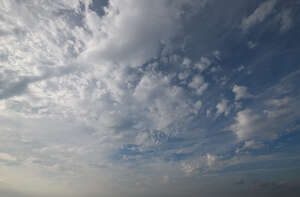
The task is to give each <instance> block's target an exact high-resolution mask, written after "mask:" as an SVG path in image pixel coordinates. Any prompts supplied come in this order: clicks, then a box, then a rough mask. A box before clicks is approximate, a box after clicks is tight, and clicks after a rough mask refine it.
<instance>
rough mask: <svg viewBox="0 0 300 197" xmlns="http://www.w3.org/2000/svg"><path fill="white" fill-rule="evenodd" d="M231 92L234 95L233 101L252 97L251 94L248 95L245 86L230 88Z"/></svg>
mask: <svg viewBox="0 0 300 197" xmlns="http://www.w3.org/2000/svg"><path fill="white" fill-rule="evenodd" d="M232 92H233V93H235V100H236V101H237V100H240V99H243V98H251V97H253V96H252V95H251V94H249V93H248V91H247V87H245V86H238V85H234V86H233V88H232Z"/></svg>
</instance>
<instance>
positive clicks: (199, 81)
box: [188, 75, 208, 96]
mask: <svg viewBox="0 0 300 197" xmlns="http://www.w3.org/2000/svg"><path fill="white" fill-rule="evenodd" d="M188 87H190V88H192V89H194V91H195V93H196V94H197V95H198V96H201V95H202V94H203V92H204V91H205V90H206V89H207V87H208V83H206V82H205V81H204V78H203V77H202V76H200V75H197V76H194V77H193V79H192V81H191V82H190V83H189V84H188Z"/></svg>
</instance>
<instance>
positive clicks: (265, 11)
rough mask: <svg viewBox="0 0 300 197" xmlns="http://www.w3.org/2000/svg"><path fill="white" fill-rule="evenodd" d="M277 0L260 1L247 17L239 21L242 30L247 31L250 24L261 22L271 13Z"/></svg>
mask: <svg viewBox="0 0 300 197" xmlns="http://www.w3.org/2000/svg"><path fill="white" fill-rule="evenodd" d="M276 2H277V0H267V1H265V2H263V3H261V4H260V5H259V6H258V7H257V8H256V9H255V10H254V12H253V13H252V14H250V15H249V16H248V17H245V18H243V20H242V23H241V28H242V30H243V31H245V32H246V31H247V30H248V29H250V28H251V27H252V26H254V25H256V24H258V23H261V22H263V21H264V19H265V18H266V17H267V16H269V15H270V14H271V12H272V11H273V9H274V7H275V5H276Z"/></svg>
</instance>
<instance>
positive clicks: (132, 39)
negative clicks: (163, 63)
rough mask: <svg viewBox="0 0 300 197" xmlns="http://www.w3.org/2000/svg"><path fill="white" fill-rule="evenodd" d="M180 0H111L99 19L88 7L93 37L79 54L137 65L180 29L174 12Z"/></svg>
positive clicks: (85, 56)
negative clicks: (171, 1) (150, 0)
mask: <svg viewBox="0 0 300 197" xmlns="http://www.w3.org/2000/svg"><path fill="white" fill-rule="evenodd" d="M182 3H184V2H182ZM182 3H180V2H173V3H167V2H166V1H153V2H148V1H144V0H143V1H138V2H136V1H126V2H125V1H124V2H123V1H122V2H120V1H115V0H111V1H110V2H109V6H108V8H107V9H106V14H105V15H104V16H103V17H102V18H101V19H100V18H99V17H98V16H97V14H96V13H94V12H92V11H91V10H89V11H88V12H87V13H86V17H85V21H86V24H87V27H88V28H89V29H90V30H91V32H92V34H93V37H92V39H91V40H90V41H89V42H88V43H87V46H86V48H87V50H85V51H84V53H83V54H82V55H81V58H83V59H84V60H85V59H88V60H89V61H92V62H95V63H96V62H99V61H103V60H104V61H112V62H115V63H117V64H120V65H123V66H128V65H131V66H141V65H142V64H143V63H145V62H146V61H147V60H150V58H152V57H156V56H157V55H158V51H159V47H160V46H161V44H163V43H168V41H169V40H170V39H171V38H172V37H174V36H175V35H176V33H177V32H178V31H179V30H180V27H181V26H180V23H178V20H180V18H179V17H178V14H177V13H178V10H179V9H180V4H182ZM146 18H147V19H148V20H147V23H146V22H145V19H146ZM137 30H138V31H137ZM143 46H147V47H143ZM108 48H109V50H107V49H108ZM84 60H83V61H84Z"/></svg>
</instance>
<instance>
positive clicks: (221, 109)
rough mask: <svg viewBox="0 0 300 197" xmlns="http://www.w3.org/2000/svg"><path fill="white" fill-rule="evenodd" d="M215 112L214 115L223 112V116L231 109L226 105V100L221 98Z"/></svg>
mask: <svg viewBox="0 0 300 197" xmlns="http://www.w3.org/2000/svg"><path fill="white" fill-rule="evenodd" d="M216 108H217V112H216V117H218V116H220V115H221V114H224V115H225V116H228V114H229V113H230V110H231V106H229V105H228V100H226V99H222V100H221V101H220V102H219V103H218V104H217V105H216Z"/></svg>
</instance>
